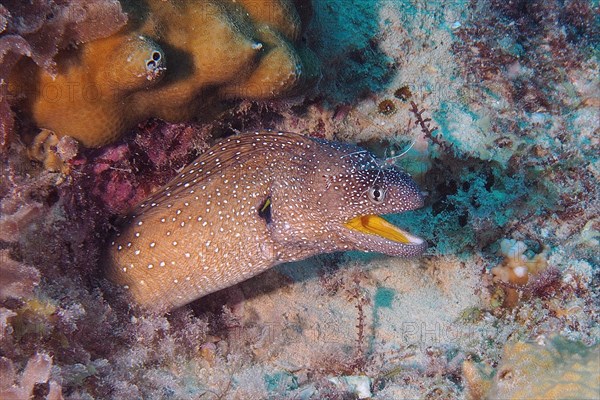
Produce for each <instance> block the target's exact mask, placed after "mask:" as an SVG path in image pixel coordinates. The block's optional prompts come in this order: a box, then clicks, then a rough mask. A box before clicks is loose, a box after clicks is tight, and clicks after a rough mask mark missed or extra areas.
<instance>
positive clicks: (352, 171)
mask: <svg viewBox="0 0 600 400" xmlns="http://www.w3.org/2000/svg"><path fill="white" fill-rule="evenodd" d="M313 140H315V141H316V142H317V143H318V144H319V147H320V149H321V151H320V152H319V153H320V156H319V159H318V160H312V165H315V167H314V170H312V171H311V169H309V170H308V172H307V173H306V174H304V175H303V179H304V185H302V186H301V188H300V189H299V190H295V191H293V193H290V187H292V188H293V187H294V185H289V184H288V185H286V186H285V189H286V195H285V198H283V199H279V200H280V201H279V203H280V204H281V203H283V205H282V206H281V208H282V210H279V212H277V207H276V205H277V203H278V202H277V201H276V200H277V199H273V210H272V212H273V215H274V216H273V220H274V223H275V225H276V226H277V225H279V229H277V228H276V229H275V232H274V235H273V236H274V238H275V239H277V237H278V236H281V237H283V236H285V237H284V238H283V239H284V241H285V242H286V243H288V244H289V245H292V243H296V244H297V245H298V246H300V247H302V244H303V243H308V242H310V245H311V246H313V247H314V246H317V247H320V248H321V251H322V252H327V251H340V250H341V251H343V250H358V251H365V252H379V253H383V254H387V255H391V256H402V257H413V256H418V255H420V254H422V253H423V252H424V251H425V249H426V248H427V243H426V242H425V241H424V240H423V239H421V238H419V237H417V236H415V235H412V234H410V233H408V232H406V231H405V230H403V229H401V228H399V227H397V226H395V225H393V224H391V223H390V222H388V221H387V220H386V219H384V218H383V217H382V215H385V214H396V213H401V212H404V211H409V210H414V209H418V208H420V207H422V206H423V196H422V195H421V192H420V190H419V188H418V187H417V185H416V183H415V182H414V181H413V179H412V178H411V177H410V175H408V174H407V173H405V172H403V171H402V170H400V169H399V168H397V167H395V166H393V165H389V164H387V163H385V161H383V160H380V159H377V158H376V157H375V156H374V155H372V154H371V153H369V152H368V151H366V150H364V149H361V148H359V147H357V146H352V145H347V144H342V143H337V142H330V141H325V140H322V141H321V140H318V139H313ZM278 218H279V219H281V220H282V221H277V219H278ZM277 231H279V233H280V235H277ZM294 239H295V240H294Z"/></svg>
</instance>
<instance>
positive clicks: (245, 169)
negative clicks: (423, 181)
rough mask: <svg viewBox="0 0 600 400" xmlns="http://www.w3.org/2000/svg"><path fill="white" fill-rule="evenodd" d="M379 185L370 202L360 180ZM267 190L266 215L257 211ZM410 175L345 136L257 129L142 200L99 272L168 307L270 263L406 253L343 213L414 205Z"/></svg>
mask: <svg viewBox="0 0 600 400" xmlns="http://www.w3.org/2000/svg"><path fill="white" fill-rule="evenodd" d="M373 185H375V186H377V188H380V189H381V190H384V191H385V192H386V193H385V199H384V201H383V202H381V203H379V204H374V202H373V201H372V200H371V199H369V193H368V192H369V188H371V187H373ZM267 198H270V199H271V218H270V220H269V221H267V219H266V218H264V216H261V215H260V214H259V210H260V208H261V207H262V206H263V205H264V202H265V200H266V199H267ZM422 204H423V200H422V198H421V195H420V193H419V190H418V188H417V187H416V185H415V184H414V182H413V181H412V179H411V178H410V177H409V176H408V175H407V174H405V173H403V172H401V171H399V170H398V169H396V168H383V167H381V164H379V163H378V162H377V160H375V159H374V158H373V156H372V155H370V153H367V152H365V151H364V150H362V149H360V148H358V147H356V146H350V145H344V144H340V143H335V142H329V141H325V140H317V139H311V138H307V137H303V136H300V135H297V134H292V133H280V132H256V133H251V134H243V135H239V136H233V137H229V138H227V139H224V140H223V141H221V142H219V143H217V144H216V145H214V146H213V147H211V149H209V150H208V151H207V152H206V153H204V154H202V155H201V156H200V157H199V158H198V159H197V160H196V161H195V162H193V163H192V164H191V165H189V166H188V167H186V168H185V169H184V170H183V171H182V172H181V173H180V174H179V175H178V176H177V177H176V178H175V179H174V180H172V181H171V182H170V183H169V184H167V185H166V186H165V187H164V188H162V189H161V190H159V191H158V192H157V193H155V194H154V195H153V196H151V197H150V198H149V199H148V200H146V201H145V202H144V203H142V204H141V205H140V206H138V207H137V209H136V210H135V211H134V212H133V213H132V214H133V215H132V216H131V218H130V219H129V221H128V223H127V225H125V226H124V227H123V228H122V229H121V231H120V232H119V233H118V234H116V235H115V236H114V237H113V238H112V240H111V241H110V243H109V251H108V276H109V278H110V279H111V280H113V281H114V282H115V283H117V284H119V285H121V286H123V287H125V288H126V289H127V290H128V291H129V292H130V294H131V297H132V298H133V300H134V301H135V302H136V303H138V304H140V305H141V306H142V307H143V308H146V309H149V310H154V311H160V312H163V311H168V310H171V309H174V308H177V307H180V306H182V305H184V304H187V303H189V302H191V301H193V300H195V299H197V298H200V297H202V296H204V295H207V294H209V293H212V292H215V291H217V290H220V289H223V288H226V287H229V286H231V285H234V284H236V283H239V282H241V281H244V280H246V279H248V278H250V277H252V276H255V275H257V274H259V273H261V272H263V271H265V270H266V269H268V268H271V267H272V266H274V265H276V264H279V263H282V262H288V261H295V260H300V259H303V258H307V257H310V256H312V255H315V254H319V253H325V252H332V251H344V250H362V251H378V252H382V253H385V254H390V255H400V256H415V255H419V254H421V253H422V252H423V250H424V249H425V245H424V244H423V245H414V246H413V245H410V246H409V245H402V244H398V243H395V242H390V241H388V240H385V239H382V238H380V237H377V236H374V235H366V234H361V233H359V232H356V231H351V230H350V229H348V228H346V227H345V226H344V222H346V221H348V220H349V219H351V218H353V217H356V216H360V215H367V214H388V213H397V212H402V211H406V210H412V209H415V208H419V207H421V206H422Z"/></svg>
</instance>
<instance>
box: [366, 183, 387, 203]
mask: <svg viewBox="0 0 600 400" xmlns="http://www.w3.org/2000/svg"><path fill="white" fill-rule="evenodd" d="M368 193H369V200H371V201H372V202H373V203H375V204H381V203H383V199H384V198H385V190H383V189H381V188H380V187H378V186H373V187H371V188H369V192H368Z"/></svg>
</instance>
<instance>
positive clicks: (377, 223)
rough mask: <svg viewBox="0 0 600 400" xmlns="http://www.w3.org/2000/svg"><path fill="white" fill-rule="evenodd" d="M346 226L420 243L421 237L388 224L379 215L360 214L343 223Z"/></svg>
mask: <svg viewBox="0 0 600 400" xmlns="http://www.w3.org/2000/svg"><path fill="white" fill-rule="evenodd" d="M344 225H345V226H346V227H347V228H350V229H353V230H355V231H359V232H362V233H368V234H370V235H377V236H381V237H383V238H385V239H388V240H392V241H394V242H399V243H403V244H421V243H423V239H421V238H418V237H416V236H413V235H411V234H410V233H408V232H406V231H403V230H402V229H400V228H398V227H396V226H394V225H392V224H390V223H389V222H387V221H386V220H385V219H383V218H381V217H380V216H379V215H362V216H358V217H355V218H352V219H351V220H349V221H347V222H345V223H344Z"/></svg>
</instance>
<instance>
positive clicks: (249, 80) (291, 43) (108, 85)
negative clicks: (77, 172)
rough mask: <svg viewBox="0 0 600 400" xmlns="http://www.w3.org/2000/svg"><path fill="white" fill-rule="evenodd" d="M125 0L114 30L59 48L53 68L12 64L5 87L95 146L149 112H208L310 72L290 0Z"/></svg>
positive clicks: (276, 91)
mask: <svg viewBox="0 0 600 400" xmlns="http://www.w3.org/2000/svg"><path fill="white" fill-rule="evenodd" d="M123 4H124V8H125V9H126V10H127V11H128V15H129V23H128V25H127V26H126V27H125V28H123V29H121V30H120V31H119V32H118V33H116V34H114V35H112V36H109V37H107V38H103V39H97V40H93V41H89V42H88V43H86V44H84V45H81V46H78V47H77V48H76V49H67V50H64V51H61V52H60V53H58V54H57V55H56V57H55V60H56V68H55V69H54V70H53V71H46V70H44V69H42V68H40V67H39V66H37V65H35V64H34V63H32V62H31V61H29V60H28V59H24V60H23V61H22V62H21V63H20V64H19V65H18V66H17V67H16V68H15V69H13V73H12V75H11V76H10V78H9V90H10V92H11V93H12V94H13V96H15V97H22V96H24V97H25V98H24V99H23V100H22V101H20V102H19V106H20V107H21V108H22V109H23V110H25V113H26V114H29V115H31V117H32V119H33V121H34V123H35V124H36V125H37V126H38V127H40V128H44V129H49V130H51V131H53V132H54V133H55V134H56V135H58V137H59V138H60V137H62V136H65V135H68V136H72V137H74V138H76V139H77V140H79V141H80V142H81V143H82V144H83V145H85V146H87V147H99V146H102V145H104V144H106V143H110V142H112V141H114V140H115V139H117V138H118V137H120V136H121V135H122V134H123V133H125V132H126V131H127V130H128V129H131V128H132V127H133V126H134V125H135V124H137V123H139V122H141V121H143V120H145V119H147V118H149V117H152V116H154V117H159V118H162V119H164V120H167V121H171V122H180V121H184V120H190V119H193V118H197V117H200V118H203V119H204V120H207V119H209V118H210V117H213V116H214V115H215V112H216V111H218V110H220V109H221V106H220V103H221V102H222V101H223V100H227V99H236V98H246V99H270V98H273V97H276V96H280V95H282V94H288V93H290V92H292V91H293V90H294V89H297V88H299V87H302V86H303V85H305V84H308V83H314V81H315V78H316V76H317V67H316V62H315V61H314V57H313V56H312V53H311V52H310V50H308V49H307V48H306V46H304V45H303V44H302V43H301V41H300V37H299V36H300V32H301V29H302V27H301V19H300V16H299V15H298V12H297V11H296V9H295V7H294V5H293V4H292V2H291V1H288V0H280V1H276V2H272V1H258V2H257V1H238V2H236V1H229V0H223V1H194V0H188V1H183V2H177V3H175V2H165V1H162V0H150V1H148V2H145V3H144V2H139V1H124V2H123ZM108 55H109V56H108ZM107 56H108V59H107Z"/></svg>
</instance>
